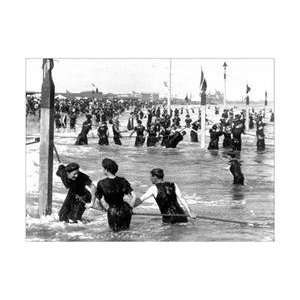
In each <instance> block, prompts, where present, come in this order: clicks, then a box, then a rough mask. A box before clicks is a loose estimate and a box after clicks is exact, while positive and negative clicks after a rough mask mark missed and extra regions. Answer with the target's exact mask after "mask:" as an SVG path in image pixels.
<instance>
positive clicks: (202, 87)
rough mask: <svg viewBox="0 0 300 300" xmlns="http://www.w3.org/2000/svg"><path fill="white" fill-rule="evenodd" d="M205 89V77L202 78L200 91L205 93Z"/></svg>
mask: <svg viewBox="0 0 300 300" xmlns="http://www.w3.org/2000/svg"><path fill="white" fill-rule="evenodd" d="M206 89H207V83H206V79H205V78H204V80H203V83H202V86H201V91H202V92H203V93H205V92H206Z"/></svg>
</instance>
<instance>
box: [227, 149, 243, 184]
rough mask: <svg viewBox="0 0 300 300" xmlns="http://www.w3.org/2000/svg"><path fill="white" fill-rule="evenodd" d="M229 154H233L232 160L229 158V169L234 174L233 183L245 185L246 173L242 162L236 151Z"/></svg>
mask: <svg viewBox="0 0 300 300" xmlns="http://www.w3.org/2000/svg"><path fill="white" fill-rule="evenodd" d="M228 154H229V156H231V160H229V164H230V168H229V170H230V173H231V174H232V176H233V184H240V185H244V175H243V173H242V170H241V162H240V161H239V160H238V159H237V158H236V156H235V154H234V153H228Z"/></svg>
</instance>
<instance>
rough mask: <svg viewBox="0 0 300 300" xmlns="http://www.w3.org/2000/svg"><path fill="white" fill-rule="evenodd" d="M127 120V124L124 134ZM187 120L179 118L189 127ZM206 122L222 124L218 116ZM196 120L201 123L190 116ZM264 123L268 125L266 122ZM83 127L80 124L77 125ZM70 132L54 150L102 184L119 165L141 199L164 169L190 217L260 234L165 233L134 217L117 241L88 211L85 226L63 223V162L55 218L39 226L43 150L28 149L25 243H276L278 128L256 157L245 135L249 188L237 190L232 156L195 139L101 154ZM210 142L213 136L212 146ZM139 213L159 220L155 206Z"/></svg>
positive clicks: (199, 223)
mask: <svg viewBox="0 0 300 300" xmlns="http://www.w3.org/2000/svg"><path fill="white" fill-rule="evenodd" d="M128 114H129V112H126V113H125V114H124V115H122V116H121V118H120V120H121V128H123V129H124V130H125V128H126V123H127V118H128ZM184 116H185V113H184V114H183V115H182V116H181V117H182V119H184ZM208 117H209V119H211V120H217V119H218V118H219V116H215V115H214V112H213V109H211V110H208ZM192 118H193V119H195V118H196V111H195V114H192ZM266 120H267V121H268V120H269V115H268V114H267V118H266ZM80 122H82V120H79V123H80ZM79 130H80V126H78V128H77V129H76V132H70V130H69V129H67V130H62V131H61V132H56V133H55V135H56V137H55V145H56V148H57V150H58V153H59V155H60V159H61V160H62V162H64V163H69V162H73V161H74V162H77V163H79V164H80V167H81V170H82V171H83V172H85V173H86V174H88V175H89V176H90V177H91V178H92V180H93V181H94V182H95V183H96V182H97V181H98V180H99V179H101V178H103V174H102V171H101V161H102V159H103V158H105V157H109V158H111V159H114V160H115V161H116V162H117V163H118V165H119V173H118V175H119V176H123V177H125V178H126V179H127V180H128V181H129V182H130V183H131V185H132V187H133V189H134V190H135V192H136V194H137V195H141V194H142V193H144V192H145V191H146V190H147V188H148V187H149V186H150V184H151V182H150V174H149V172H150V170H151V169H153V168H155V167H160V168H163V169H164V171H165V180H167V181H174V182H176V183H177V185H178V186H179V188H180V189H181V191H182V194H183V196H184V198H185V199H186V200H187V202H188V204H189V205H190V207H191V209H192V210H193V211H194V213H195V214H197V215H202V216H208V217H216V218H224V219H231V220H238V221H246V222H257V223H259V224H260V226H255V227H251V226H241V225H239V224H232V223H224V222H218V221H210V220H202V219H195V220H190V222H188V223H187V224H178V225H164V224H162V222H161V218H160V217H156V216H153V217H149V216H133V217H132V223H131V227H130V230H128V231H123V232H119V233H113V232H112V231H111V230H110V229H109V228H108V225H107V219H106V215H105V213H103V212H100V211H97V210H93V209H90V210H88V211H86V212H85V214H84V217H85V219H86V220H87V223H86V224H63V223H60V222H58V216H57V212H58V210H59V208H60V206H61V205H62V202H63V200H64V198H65V196H66V193H67V191H66V189H65V188H64V186H63V184H62V183H61V181H60V179H59V178H58V177H57V176H56V175H55V171H56V170H57V167H58V162H57V160H56V159H55V160H54V175H53V178H54V180H53V214H52V215H51V216H47V217H44V218H42V219H39V218H38V172H39V144H38V143H37V144H32V145H28V146H27V147H26V224H25V225H26V240H28V241H273V240H274V124H273V123H269V122H267V125H266V128H265V131H266V136H267V139H266V150H265V151H264V152H260V153H258V152H257V150H256V138H255V129H253V130H252V131H250V132H249V134H247V135H243V137H242V140H243V145H242V151H241V155H240V159H241V160H242V172H243V174H244V176H245V185H244V186H235V185H233V184H232V181H233V177H232V175H231V174H230V172H229V170H228V167H229V165H228V161H229V158H228V156H227V155H226V151H225V150H224V149H223V148H222V147H221V143H222V138H221V139H220V144H219V145H220V150H219V151H209V150H201V149H200V143H191V142H190V138H189V131H187V135H186V136H185V138H184V141H182V142H181V143H180V144H179V146H178V148H176V149H165V148H161V147H160V146H157V147H153V148H147V147H145V146H144V147H141V148H136V147H134V138H128V133H126V132H125V133H124V138H123V140H122V142H123V145H122V146H117V145H114V144H113V141H112V139H110V143H111V144H110V145H109V146H99V145H98V144H97V139H96V138H93V136H96V133H95V129H94V130H93V132H91V133H90V134H89V136H90V137H91V138H90V139H89V145H85V146H75V145H74V142H75V136H76V135H77V134H78V132H79ZM38 133H39V129H38V122H37V121H36V120H33V119H32V118H29V119H28V120H27V135H28V140H30V136H31V135H34V134H38ZM208 142H209V138H208V136H207V139H206V144H207V145H208ZM134 211H135V212H149V213H159V211H158V208H157V206H156V204H155V202H154V200H153V199H152V200H149V201H146V202H144V203H143V204H142V205H141V206H139V207H138V208H136V209H135V210H134Z"/></svg>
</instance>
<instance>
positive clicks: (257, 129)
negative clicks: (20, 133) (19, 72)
mask: <svg viewBox="0 0 300 300" xmlns="http://www.w3.org/2000/svg"><path fill="white" fill-rule="evenodd" d="M275 63H276V62H275V60H274V59H273V58H247V59H241V58H218V59H210V58H207V59H205V58H143V59H141V58H132V59H129V58H124V59H123V58H109V59H106V58H72V59H71V58H55V57H54V58H26V61H25V66H26V72H25V73H26V78H25V82H26V91H25V96H26V156H25V157H26V205H25V209H26V219H25V223H26V224H25V226H26V240H27V241H31V242H39V241H47V242H51V241H55V242H59V241H63V242H65V241H85V242H102V241H120V242H122V241H127V242H128V241H134V242H143V241H152V242H164V241H173V242H178V241H180V242H185V241H192V242H198V241H201V242H212V241H218V242H220V241H227V242H228V241H230V242H243V241H251V242H272V241H274V240H275V235H274V213H275V212H274V207H275V206H274V200H275V197H274V164H275V162H274V148H275V143H274V139H275V138H274V133H275V123H276V119H275V117H274V116H275V103H276V100H275V96H274V72H275Z"/></svg>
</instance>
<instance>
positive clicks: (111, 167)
mask: <svg viewBox="0 0 300 300" xmlns="http://www.w3.org/2000/svg"><path fill="white" fill-rule="evenodd" d="M102 167H103V168H104V169H105V170H107V171H108V172H110V173H111V174H113V175H115V174H116V173H117V172H118V169H119V167H118V165H117V163H116V162H115V161H113V160H112V159H109V158H104V159H103V160H102Z"/></svg>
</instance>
